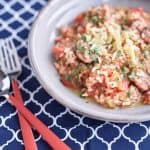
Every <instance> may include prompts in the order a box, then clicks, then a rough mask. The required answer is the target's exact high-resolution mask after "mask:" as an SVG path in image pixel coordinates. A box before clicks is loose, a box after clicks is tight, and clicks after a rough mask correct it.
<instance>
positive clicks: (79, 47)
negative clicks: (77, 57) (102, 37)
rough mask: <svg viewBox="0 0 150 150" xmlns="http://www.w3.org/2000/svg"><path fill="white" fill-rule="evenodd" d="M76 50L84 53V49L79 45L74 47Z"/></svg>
mask: <svg viewBox="0 0 150 150" xmlns="http://www.w3.org/2000/svg"><path fill="white" fill-rule="evenodd" d="M76 48H77V50H79V51H84V50H85V47H83V46H81V45H76Z"/></svg>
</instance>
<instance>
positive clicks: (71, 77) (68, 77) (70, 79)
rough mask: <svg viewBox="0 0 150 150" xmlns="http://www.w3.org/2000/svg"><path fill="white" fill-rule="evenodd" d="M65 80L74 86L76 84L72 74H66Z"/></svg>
mask: <svg viewBox="0 0 150 150" xmlns="http://www.w3.org/2000/svg"><path fill="white" fill-rule="evenodd" d="M65 79H66V80H69V81H70V82H71V83H72V84H73V83H74V77H73V75H72V74H66V76H65Z"/></svg>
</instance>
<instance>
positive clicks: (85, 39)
mask: <svg viewBox="0 0 150 150" xmlns="http://www.w3.org/2000/svg"><path fill="white" fill-rule="evenodd" d="M81 38H82V40H83V41H84V42H87V38H86V35H85V34H83V35H82V37H81Z"/></svg>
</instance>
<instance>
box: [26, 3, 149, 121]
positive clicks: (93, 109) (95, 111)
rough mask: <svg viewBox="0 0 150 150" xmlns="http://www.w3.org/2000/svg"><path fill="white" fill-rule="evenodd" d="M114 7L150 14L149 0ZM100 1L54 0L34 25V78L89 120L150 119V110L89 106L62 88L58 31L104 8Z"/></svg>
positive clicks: (31, 42)
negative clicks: (57, 63)
mask: <svg viewBox="0 0 150 150" xmlns="http://www.w3.org/2000/svg"><path fill="white" fill-rule="evenodd" d="M108 3H111V4H112V5H114V6H130V7H131V6H134V7H137V6H138V7H139V6H140V7H144V8H145V9H146V10H150V1H149V0H111V1H108ZM101 4H102V1H101V0H69V1H68V0H55V1H52V2H51V3H48V5H47V6H46V7H45V8H44V9H43V10H42V11H41V13H40V14H39V16H38V18H37V19H36V21H35V23H34V24H33V27H32V30H31V33H30V37H29V51H28V52H29V58H30V62H31V64H32V67H33V69H34V71H35V74H36V76H37V78H38V80H39V81H40V83H41V84H42V86H43V87H44V88H45V90H46V91H47V92H48V93H49V94H50V95H52V96H53V97H54V98H56V100H57V101H58V102H60V103H61V104H63V105H64V106H67V107H69V108H71V109H72V110H74V111H76V112H78V113H80V114H84V115H86V116H88V117H91V118H95V119H99V120H109V121H113V122H137V121H146V120H149V119H150V113H149V112H150V106H137V107H133V108H125V109H115V110H110V109H106V108H103V107H101V106H99V105H98V104H94V103H91V102H89V103H86V101H85V100H84V99H81V98H79V97H78V96H77V95H76V94H74V93H73V92H72V91H70V90H69V89H67V88H66V87H64V86H63V84H62V83H61V82H60V80H59V75H58V74H57V71H56V69H55V68H54V65H53V61H54V60H53V57H52V52H51V48H52V47H53V44H54V40H55V37H56V34H57V29H58V28H59V27H60V26H62V25H65V24H69V23H71V21H72V20H73V19H74V18H75V17H76V16H77V15H78V14H79V13H80V12H82V11H84V10H86V9H87V8H89V7H91V6H96V5H101Z"/></svg>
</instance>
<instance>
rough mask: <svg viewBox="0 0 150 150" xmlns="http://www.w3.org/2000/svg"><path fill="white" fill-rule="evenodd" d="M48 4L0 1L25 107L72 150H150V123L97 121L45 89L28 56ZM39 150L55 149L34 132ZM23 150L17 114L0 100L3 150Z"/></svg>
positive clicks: (0, 30)
mask: <svg viewBox="0 0 150 150" xmlns="http://www.w3.org/2000/svg"><path fill="white" fill-rule="evenodd" d="M46 4H47V0H0V38H7V37H10V36H11V37H13V39H14V43H15V45H16V48H17V50H18V54H19V56H20V58H21V63H22V69H23V70H22V74H21V76H20V77H19V78H18V80H19V81H20V87H21V90H22V94H23V98H24V101H25V105H26V106H27V107H28V108H29V109H30V110H31V111H32V112H33V113H34V114H35V115H36V116H37V117H38V118H40V119H41V120H42V121H43V122H44V123H45V124H46V125H47V126H48V127H49V128H51V129H52V130H53V131H54V132H55V133H56V134H57V135H58V136H59V137H60V138H61V139H62V140H63V141H65V142H66V143H67V144H68V145H69V146H70V147H71V148H72V150H135V149H136V150H149V149H150V122H143V123H133V124H116V123H111V122H104V121H97V120H93V119H89V118H87V117H85V116H82V115H79V114H77V113H74V112H72V111H71V110H69V109H68V108H65V107H63V106H62V105H60V104H59V103H57V101H56V100H54V99H53V98H52V97H51V96H49V95H48V94H47V93H46V92H45V91H44V89H43V88H42V87H41V85H40V84H39V82H38V81H37V79H36V78H35V75H34V73H33V71H32V68H31V66H30V63H29V59H28V56H27V40H28V33H29V31H30V29H31V25H32V23H33V21H34V20H35V18H36V16H37V15H38V13H39V11H40V10H41V8H43V7H44V6H45V5H46ZM34 136H35V139H36V142H37V145H38V149H39V150H49V149H51V148H50V147H49V146H48V145H47V144H46V143H45V142H44V141H43V140H42V138H41V136H40V135H39V134H38V133H36V131H34ZM12 149H15V150H23V149H24V145H23V141H22V136H21V132H20V127H19V123H18V116H17V111H16V110H15V108H14V107H13V106H12V105H11V104H9V103H8V101H7V100H3V101H2V100H0V150H12Z"/></svg>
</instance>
